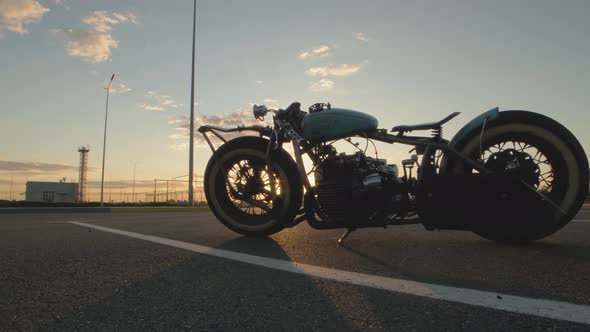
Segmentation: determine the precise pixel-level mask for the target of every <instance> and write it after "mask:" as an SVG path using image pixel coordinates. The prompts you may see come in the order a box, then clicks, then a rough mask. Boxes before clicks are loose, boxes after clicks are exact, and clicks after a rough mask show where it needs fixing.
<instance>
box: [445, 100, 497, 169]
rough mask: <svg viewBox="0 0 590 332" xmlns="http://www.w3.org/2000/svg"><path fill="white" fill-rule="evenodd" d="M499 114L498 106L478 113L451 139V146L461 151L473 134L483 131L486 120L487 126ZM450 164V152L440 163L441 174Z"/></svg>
mask: <svg viewBox="0 0 590 332" xmlns="http://www.w3.org/2000/svg"><path fill="white" fill-rule="evenodd" d="M499 116H500V110H499V108H498V107H495V108H492V109H491V110H489V111H487V112H484V113H482V114H480V115H478V116H477V117H475V118H474V119H473V120H471V121H469V122H468V123H467V124H466V125H464V126H463V128H461V129H460V130H459V131H458V132H457V134H455V136H454V137H453V139H451V142H450V143H449V146H451V147H453V148H454V149H456V150H458V151H461V149H462V148H463V146H464V145H465V144H466V143H467V142H468V141H469V140H470V139H471V138H472V137H473V135H478V134H479V133H480V132H481V127H482V126H483V124H484V122H485V123H486V126H487V125H489V124H491V123H492V122H493V121H495V120H496V119H498V118H499ZM449 164H450V162H449V156H448V154H444V155H443V158H442V160H441V163H440V173H441V174H443V173H445V172H446V171H447V169H448V167H449Z"/></svg>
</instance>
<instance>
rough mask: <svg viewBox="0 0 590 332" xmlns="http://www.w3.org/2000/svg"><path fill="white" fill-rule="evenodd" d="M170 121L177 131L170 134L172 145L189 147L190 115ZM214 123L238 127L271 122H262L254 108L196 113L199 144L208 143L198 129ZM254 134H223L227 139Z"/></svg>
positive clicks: (213, 138) (182, 148) (183, 148)
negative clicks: (205, 113)
mask: <svg viewBox="0 0 590 332" xmlns="http://www.w3.org/2000/svg"><path fill="white" fill-rule="evenodd" d="M168 123H169V124H170V125H173V126H174V130H175V133H173V134H171V135H169V138H170V139H172V140H175V141H176V142H173V143H172V144H171V145H170V147H171V148H172V149H175V150H185V149H186V148H187V147H188V142H187V141H188V140H189V125H190V124H189V117H188V116H186V115H181V116H177V117H174V118H171V119H170V120H169V121H168ZM206 124H207V125H212V126H221V127H236V126H239V125H246V126H249V125H255V124H257V125H268V124H270V123H266V122H260V120H256V119H255V118H254V116H253V115H252V109H250V108H248V109H246V108H243V109H240V110H238V111H235V112H232V113H226V114H212V115H195V136H194V142H195V144H197V145H205V146H206V145H207V142H206V141H205V139H204V138H203V135H202V134H201V133H199V132H197V129H198V128H199V127H200V126H202V125H206ZM247 134H253V132H243V133H239V132H238V133H227V134H225V133H224V134H223V136H224V137H225V138H226V139H232V138H235V137H238V136H243V135H247ZM209 138H210V139H211V141H212V142H213V143H214V144H218V143H220V142H221V141H220V140H219V139H218V138H217V137H215V135H209Z"/></svg>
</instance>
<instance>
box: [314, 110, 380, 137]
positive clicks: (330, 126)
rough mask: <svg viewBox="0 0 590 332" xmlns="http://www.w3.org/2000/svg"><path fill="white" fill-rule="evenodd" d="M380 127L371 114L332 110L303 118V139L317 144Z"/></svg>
mask: <svg viewBox="0 0 590 332" xmlns="http://www.w3.org/2000/svg"><path fill="white" fill-rule="evenodd" d="M378 125H379V122H378V121H377V119H376V118H375V117H373V116H371V115H369V114H366V113H362V112H358V111H353V110H347V109H343V108H332V109H327V110H323V111H320V112H315V113H310V114H307V115H306V116H305V117H304V118H303V137H304V138H305V139H306V140H308V141H310V142H314V143H317V142H322V141H328V140H333V139H337V138H343V137H348V136H354V135H356V134H359V133H362V132H368V131H373V130H375V129H377V126H378Z"/></svg>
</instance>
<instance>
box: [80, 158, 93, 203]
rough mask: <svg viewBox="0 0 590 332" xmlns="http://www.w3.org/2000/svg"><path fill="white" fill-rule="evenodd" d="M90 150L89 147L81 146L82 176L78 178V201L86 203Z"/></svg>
mask: <svg viewBox="0 0 590 332" xmlns="http://www.w3.org/2000/svg"><path fill="white" fill-rule="evenodd" d="M89 151H90V149H89V148H88V147H87V146H80V147H79V148H78V152H80V176H79V178H78V201H79V202H85V201H86V174H87V173H88V152H89Z"/></svg>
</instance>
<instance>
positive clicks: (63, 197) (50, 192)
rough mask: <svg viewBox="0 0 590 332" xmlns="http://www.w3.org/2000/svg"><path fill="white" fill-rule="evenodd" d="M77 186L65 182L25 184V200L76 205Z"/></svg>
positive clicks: (31, 182)
mask: <svg viewBox="0 0 590 332" xmlns="http://www.w3.org/2000/svg"><path fill="white" fill-rule="evenodd" d="M78 197H79V196H78V184H77V183H66V182H37V181H28V182H27V192H26V196H25V200H26V201H29V202H56V203H76V202H77V201H78Z"/></svg>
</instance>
